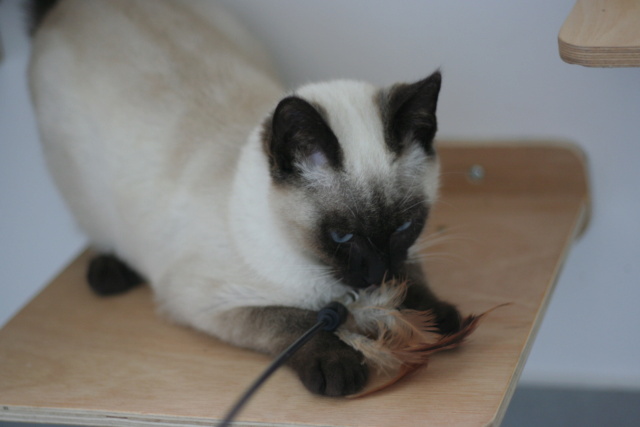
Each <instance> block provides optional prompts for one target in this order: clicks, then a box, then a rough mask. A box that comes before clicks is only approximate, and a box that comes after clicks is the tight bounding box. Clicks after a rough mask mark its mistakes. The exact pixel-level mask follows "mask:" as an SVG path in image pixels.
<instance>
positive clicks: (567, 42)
mask: <svg viewBox="0 0 640 427" xmlns="http://www.w3.org/2000/svg"><path fill="white" fill-rule="evenodd" d="M558 46H559V49H560V57H561V58H562V59H563V60H564V61H566V62H568V63H571V64H580V65H585V66H589V67H639V66H640V2H639V1H637V0H577V1H576V4H575V6H574V7H573V10H572V11H571V13H570V14H569V16H568V17H567V19H566V21H565V22H564V24H563V26H562V28H561V29H560V33H559V35H558Z"/></svg>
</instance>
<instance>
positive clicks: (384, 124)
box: [262, 72, 441, 288]
mask: <svg viewBox="0 0 640 427" xmlns="http://www.w3.org/2000/svg"><path fill="white" fill-rule="evenodd" d="M440 82H441V76H440V73H439V72H435V73H433V74H432V75H431V76H429V77H427V78H426V79H424V80H421V81H418V82H416V83H413V84H396V85H394V86H391V87H389V88H385V89H378V88H375V87H374V86H371V85H369V84H366V83H362V82H354V81H334V82H328V83H319V84H312V85H308V86H304V87H302V88H300V89H299V90H298V91H296V92H295V93H294V94H293V95H291V96H289V97H286V98H284V99H283V100H281V101H280V103H279V104H278V105H277V107H276V109H275V111H274V112H273V114H272V115H271V116H270V117H269V118H268V119H267V120H266V121H265V123H264V126H263V129H262V143H263V150H264V152H265V153H266V159H267V161H268V167H269V174H270V179H271V187H272V191H271V193H270V200H269V203H270V205H271V208H272V209H273V210H274V211H275V212H276V214H277V217H278V218H279V225H280V227H281V229H282V230H281V231H282V232H283V233H286V234H288V235H289V236H290V239H291V241H293V242H295V244H296V245H298V246H299V250H301V251H305V252H307V253H308V254H310V255H311V256H313V257H315V258H317V259H318V260H319V261H321V262H322V263H324V264H325V265H327V266H329V267H330V270H331V272H332V273H333V275H334V277H335V278H337V279H338V280H339V281H341V282H342V283H344V284H346V285H349V286H352V287H354V288H365V287H368V286H370V285H376V284H380V283H382V282H383V281H384V280H385V279H390V278H392V277H398V276H399V275H401V273H402V269H403V265H404V262H405V260H406V258H407V252H408V249H409V248H410V247H411V246H412V245H413V243H414V242H415V241H416V239H417V238H418V236H419V235H420V233H421V231H422V229H423V227H424V225H425V222H426V220H427V217H428V214H429V208H430V206H431V204H432V203H433V202H434V201H435V198H436V193H437V188H438V176H439V164H438V159H437V156H436V152H435V149H434V145H433V139H434V136H435V133H436V129H437V123H436V104H437V100H438V93H439V91H440Z"/></svg>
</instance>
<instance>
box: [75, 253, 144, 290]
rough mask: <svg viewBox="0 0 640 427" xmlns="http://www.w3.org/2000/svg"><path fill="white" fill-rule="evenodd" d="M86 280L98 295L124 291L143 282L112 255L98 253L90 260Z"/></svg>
mask: <svg viewBox="0 0 640 427" xmlns="http://www.w3.org/2000/svg"><path fill="white" fill-rule="evenodd" d="M87 282H89V286H90V287H91V289H93V291H94V292H96V293H97V294H99V295H113V294H117V293H120V292H124V291H126V290H128V289H130V288H132V287H134V286H136V285H139V284H141V283H143V282H144V279H143V278H142V277H140V275H138V273H136V272H135V271H133V270H132V269H131V268H129V266H128V265H126V264H125V263H124V262H122V261H120V260H119V259H118V258H116V257H115V256H113V255H99V256H97V257H95V258H93V259H92V260H91V262H90V263H89V269H88V270H87Z"/></svg>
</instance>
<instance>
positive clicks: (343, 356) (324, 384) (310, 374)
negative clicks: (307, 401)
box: [290, 332, 369, 396]
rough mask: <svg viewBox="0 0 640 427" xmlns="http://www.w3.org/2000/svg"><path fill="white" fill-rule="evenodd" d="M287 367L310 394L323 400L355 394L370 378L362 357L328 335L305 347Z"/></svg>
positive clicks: (334, 337)
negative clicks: (296, 374) (295, 374)
mask: <svg viewBox="0 0 640 427" xmlns="http://www.w3.org/2000/svg"><path fill="white" fill-rule="evenodd" d="M290 365H291V367H292V368H293V369H295V370H296V372H297V373H298V376H299V377H300V380H301V381H302V383H303V384H304V385H305V387H306V388H307V389H308V390H309V391H311V392H312V393H315V394H321V395H325V396H346V395H349V394H353V393H357V392H358V391H360V390H362V389H363V388H364V386H365V384H366V383H367V379H368V377H369V370H368V368H367V365H365V364H364V357H363V356H362V354H360V353H359V352H358V351H356V350H354V349H353V348H351V347H349V346H348V345H347V344H345V343H343V342H342V341H340V339H339V338H338V337H337V336H335V335H333V334H332V333H328V332H322V333H321V334H320V335H319V336H317V337H316V338H314V339H313V340H311V341H310V342H309V343H307V345H306V346H305V347H303V348H302V349H301V350H300V351H299V352H298V354H297V355H296V356H295V358H293V359H292V362H291V363H290Z"/></svg>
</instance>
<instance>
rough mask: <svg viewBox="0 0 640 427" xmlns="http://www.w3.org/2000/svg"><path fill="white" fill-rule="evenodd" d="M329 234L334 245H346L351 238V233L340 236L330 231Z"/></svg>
mask: <svg viewBox="0 0 640 427" xmlns="http://www.w3.org/2000/svg"><path fill="white" fill-rule="evenodd" d="M329 234H331V238H332V239H333V241H334V242H336V243H347V242H348V241H349V240H351V239H352V238H353V234H352V233H346V234H341V233H338V232H337V231H331V232H330V233H329Z"/></svg>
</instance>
